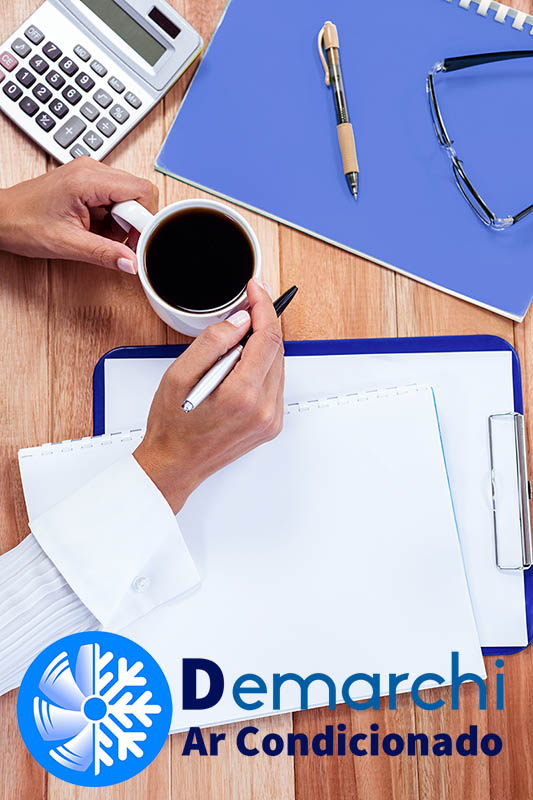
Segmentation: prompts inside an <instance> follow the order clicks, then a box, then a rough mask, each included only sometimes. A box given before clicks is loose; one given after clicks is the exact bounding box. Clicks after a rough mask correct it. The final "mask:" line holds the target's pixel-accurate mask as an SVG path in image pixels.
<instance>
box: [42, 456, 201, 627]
mask: <svg viewBox="0 0 533 800" xmlns="http://www.w3.org/2000/svg"><path fill="white" fill-rule="evenodd" d="M30 527H31V530H32V533H33V535H34V536H35V538H36V539H37V541H38V542H39V544H40V545H41V547H42V549H43V550H44V551H45V553H46V554H47V555H48V557H49V558H50V559H51V560H52V561H53V562H54V564H55V566H56V567H57V569H58V570H59V571H60V572H61V574H62V575H63V576H64V578H65V579H66V581H67V582H68V583H69V584H70V586H71V587H72V589H73V590H74V592H75V593H76V594H77V595H78V597H79V598H80V600H81V601H82V602H83V603H84V604H85V605H86V606H87V608H88V609H89V611H90V612H91V613H92V614H93V615H94V616H95V617H96V619H97V620H99V622H100V623H101V624H102V626H103V627H104V628H107V629H108V630H119V629H120V628H123V627H125V626H126V625H128V624H129V623H130V622H133V621H134V620H135V619H137V618H139V617H141V616H143V615H144V614H146V613H148V612H149V611H151V610H152V609H153V608H155V607H156V606H158V605H160V604H161V603H164V602H166V601H167V600H170V599H171V598H173V597H176V596H177V595H179V594H182V593H183V592H186V591H188V590H190V589H192V588H193V587H195V586H196V585H197V584H198V583H199V581H200V578H199V575H198V571H197V569H196V567H195V565H194V562H193V560H192V558H191V556H190V553H189V551H188V549H187V545H186V544H185V541H184V539H183V536H182V535H181V532H180V529H179V527H178V523H177V521H176V518H175V516H174V514H173V513H172V509H171V508H170V506H169V505H168V503H167V501H166V500H165V498H164V497H163V495H162V494H161V492H160V491H159V489H158V488H157V487H156V486H155V484H154V483H153V482H152V481H151V480H150V478H149V477H148V475H147V474H146V473H145V472H144V470H143V469H142V468H141V467H140V465H139V464H138V463H137V461H136V460H135V458H134V457H133V456H127V457H126V458H123V459H120V460H119V461H117V462H115V463H114V464H112V465H111V466H110V467H108V468H107V469H106V470H104V471H103V472H101V473H99V474H98V475H97V476H96V477H95V478H93V479H92V480H91V481H89V483H87V484H85V486H83V487H82V488H81V489H78V491H76V492H74V494H72V495H70V496H69V497H68V498H66V499H65V500H63V501H62V502H60V503H58V504H57V505H56V506H54V507H53V508H51V509H50V510H49V511H47V512H46V513H44V514H42V515H41V516H40V517H37V518H35V519H33V520H31V522H30Z"/></svg>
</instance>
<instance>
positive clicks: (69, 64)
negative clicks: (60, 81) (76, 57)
mask: <svg viewBox="0 0 533 800" xmlns="http://www.w3.org/2000/svg"><path fill="white" fill-rule="evenodd" d="M59 69H62V70H63V72H64V73H65V74H66V75H68V76H69V77H70V76H71V75H74V74H75V73H76V72H77V71H78V65H77V64H76V63H75V62H74V61H73V60H72V59H71V58H62V59H61V61H60V62H59Z"/></svg>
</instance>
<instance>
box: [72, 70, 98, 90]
mask: <svg viewBox="0 0 533 800" xmlns="http://www.w3.org/2000/svg"><path fill="white" fill-rule="evenodd" d="M76 83H77V84H78V86H81V88H82V89H83V90H84V91H86V92H89V91H90V90H91V89H92V88H93V86H94V81H93V79H92V78H91V76H90V75H87V73H86V72H80V74H79V75H76Z"/></svg>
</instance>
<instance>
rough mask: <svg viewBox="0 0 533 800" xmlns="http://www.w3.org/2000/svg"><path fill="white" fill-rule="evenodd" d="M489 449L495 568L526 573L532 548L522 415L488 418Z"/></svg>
mask: <svg viewBox="0 0 533 800" xmlns="http://www.w3.org/2000/svg"><path fill="white" fill-rule="evenodd" d="M489 446H490V465H491V481H492V511H493V518H494V545H495V552H496V564H497V566H498V567H499V569H502V570H526V569H529V567H531V566H532V564H533V547H532V542H531V518H530V511H529V500H530V498H531V484H530V483H529V481H528V477H527V457H526V433H525V425H524V416H523V414H519V413H517V412H515V413H511V414H493V415H492V416H490V417H489Z"/></svg>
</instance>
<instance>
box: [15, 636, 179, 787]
mask: <svg viewBox="0 0 533 800" xmlns="http://www.w3.org/2000/svg"><path fill="white" fill-rule="evenodd" d="M17 713H18V721H19V727H20V731H21V734H22V738H23V739H24V742H25V743H26V746H27V748H28V750H29V751H30V753H31V754H32V755H33V757H34V758H35V759H36V760H37V761H38V762H39V763H40V764H41V765H42V766H43V767H44V768H45V769H47V770H48V771H49V772H51V773H52V774H54V775H56V776H57V777H59V778H62V779H63V780H66V781H68V782H69V783H74V784H77V785H79V786H111V785H113V784H115V783H119V782H120V781H123V780H127V779H128V778H131V777H133V776H134V775H136V774H137V773H138V772H140V771H141V770H143V769H144V768H145V767H147V766H148V764H150V763H151V762H152V761H153V759H154V758H155V756H156V755H157V754H158V752H159V751H160V749H161V748H162V746H163V744H164V742H165V739H166V737H167V735H168V732H169V729H170V721H171V716H172V702H171V698H170V691H169V688H168V684H167V681H166V678H165V676H164V674H163V672H162V671H161V669H160V667H159V666H158V664H157V663H156V662H155V661H154V659H153V658H152V657H151V656H150V654H149V653H147V652H146V650H144V649H143V648H142V647H140V646H139V645H137V644H136V643H135V642H133V641H131V640H130V639H126V638H125V637H124V636H118V635H116V634H113V633H105V632H103V631H94V632H91V633H77V634H74V635H72V636H67V637H65V638H64V639H60V640H59V641H57V642H54V644H52V645H50V647H47V648H46V650H44V651H43V652H42V653H41V654H40V655H39V656H38V657H37V658H36V659H35V661H34V662H33V663H32V664H31V666H30V667H29V669H28V671H27V672H26V675H25V676H24V680H23V681H22V685H21V687H20V690H19V698H18V705H17Z"/></svg>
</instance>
